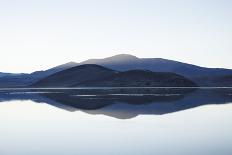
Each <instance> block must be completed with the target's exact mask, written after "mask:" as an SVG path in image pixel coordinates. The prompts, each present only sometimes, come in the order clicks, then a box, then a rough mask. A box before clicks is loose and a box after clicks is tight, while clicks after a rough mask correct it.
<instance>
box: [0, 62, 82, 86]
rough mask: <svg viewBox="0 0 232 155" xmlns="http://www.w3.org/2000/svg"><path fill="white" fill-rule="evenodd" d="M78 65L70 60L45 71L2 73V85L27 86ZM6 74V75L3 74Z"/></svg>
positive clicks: (0, 84) (0, 78) (0, 79)
mask: <svg viewBox="0 0 232 155" xmlns="http://www.w3.org/2000/svg"><path fill="white" fill-rule="evenodd" d="M76 65H78V64H77V63H75V62H69V63H66V64H63V65H59V66H56V67H54V68H51V69H48V70H45V71H36V72H33V73H31V74H10V73H5V74H3V73H1V74H0V87H26V86H28V85H30V84H32V83H34V82H36V81H38V80H41V79H42V78H45V77H47V76H49V75H52V74H54V73H56V72H59V71H62V70H65V69H68V68H71V67H74V66H76ZM1 75H5V76H1Z"/></svg>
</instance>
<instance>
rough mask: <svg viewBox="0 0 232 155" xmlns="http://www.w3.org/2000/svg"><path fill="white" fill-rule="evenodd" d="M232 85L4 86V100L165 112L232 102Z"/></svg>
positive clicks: (131, 113)
mask: <svg viewBox="0 0 232 155" xmlns="http://www.w3.org/2000/svg"><path fill="white" fill-rule="evenodd" d="M231 94H232V88H212V89H196V88H188V89H187V88H146V89H145V88H142V89H141V88H131V89H123V88H119V89H15V90H14V89H2V90H0V102H4V101H10V100H32V101H34V102H37V103H47V104H50V105H53V106H56V107H58V108H62V109H65V110H68V111H70V112H75V111H77V110H80V111H83V112H85V113H88V114H92V115H97V114H103V115H107V116H111V117H115V118H118V119H129V118H133V117H136V116H138V115H162V114H168V113H173V112H178V111H181V110H187V109H190V108H194V107H197V106H201V105H208V104H226V103H231V102H232V96H231Z"/></svg>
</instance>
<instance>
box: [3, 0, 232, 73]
mask: <svg viewBox="0 0 232 155" xmlns="http://www.w3.org/2000/svg"><path fill="white" fill-rule="evenodd" d="M119 53H128V54H133V55H136V56H138V57H162V58H167V59H173V60H179V61H183V62H188V63H193V64H196V65H201V66H206V67H226V68H232V61H231V57H232V1H231V0H82V1H81V0H39V1H38V0H36V1H33V0H18V1H17V0H0V54H1V61H0V71H2V72H7V71H8V72H32V71H35V70H40V69H47V68H49V67H52V66H55V65H59V64H62V63H66V62H68V61H77V62H79V61H83V60H85V59H89V58H103V57H107V56H112V55H115V54H119Z"/></svg>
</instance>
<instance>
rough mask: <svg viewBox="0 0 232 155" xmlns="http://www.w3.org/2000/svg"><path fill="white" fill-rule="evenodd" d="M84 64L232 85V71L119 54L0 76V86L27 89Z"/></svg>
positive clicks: (203, 84) (210, 83)
mask: <svg viewBox="0 0 232 155" xmlns="http://www.w3.org/2000/svg"><path fill="white" fill-rule="evenodd" d="M206 61H207V60H206ZM83 64H96V65H100V66H103V67H106V68H109V69H112V70H116V71H129V70H150V71H153V72H171V73H176V74H179V75H182V76H184V77H186V78H188V79H190V80H192V81H193V82H195V83H196V84H197V85H198V86H210V87H231V86H232V79H231V77H232V70H230V69H223V68H205V67H200V66H196V65H192V64H187V63H182V62H178V61H173V60H167V59H162V58H137V57H135V56H133V55H128V54H120V55H116V56H112V57H108V58H104V59H90V60H87V61H84V62H81V63H75V62H70V63H67V64H64V65H60V66H57V67H54V68H51V69H48V70H45V71H36V72H33V73H31V74H10V73H0V87H26V86H28V85H31V84H33V83H35V82H37V81H39V80H41V79H43V78H45V77H47V76H50V75H52V74H54V73H57V72H59V71H63V70H65V69H69V68H72V67H75V66H78V65H83Z"/></svg>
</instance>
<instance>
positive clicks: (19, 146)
mask: <svg viewBox="0 0 232 155" xmlns="http://www.w3.org/2000/svg"><path fill="white" fill-rule="evenodd" d="M231 119H232V88H190V89H187V88H142V89H141V88H94V89H91V88H88V89H85V88H81V89H65V88H61V89H57V88H51V89H47V88H41V89H27V88H24V89H13V88H12V89H0V122H1V125H0V155H53V154H54V155H77V154H80V155H154V154H158V155H186V154H188V155H196V154H203V155H231V154H232V147H231V144H232V133H231V131H232V120H231Z"/></svg>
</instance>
